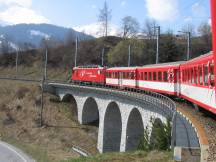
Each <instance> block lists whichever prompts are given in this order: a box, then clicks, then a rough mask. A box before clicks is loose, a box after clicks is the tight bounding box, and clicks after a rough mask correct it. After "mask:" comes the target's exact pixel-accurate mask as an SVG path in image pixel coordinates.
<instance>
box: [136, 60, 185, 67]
mask: <svg viewBox="0 0 216 162" xmlns="http://www.w3.org/2000/svg"><path fill="white" fill-rule="evenodd" d="M183 63H185V61H177V62H166V63H161V64H150V65H144V66H141V67H139V68H152V67H157V68H160V67H173V66H179V65H180V64H183Z"/></svg>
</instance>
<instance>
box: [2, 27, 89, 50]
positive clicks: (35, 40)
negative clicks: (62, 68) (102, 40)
mask: <svg viewBox="0 0 216 162" xmlns="http://www.w3.org/2000/svg"><path fill="white" fill-rule="evenodd" d="M76 35H78V36H79V38H80V39H81V40H87V39H92V38H93V37H92V36H89V35H86V34H84V33H81V32H77V31H75V30H73V29H70V28H64V27H59V26H55V25H50V24H18V25H11V26H0V36H1V37H0V41H1V39H2V38H4V39H6V40H7V41H8V42H11V43H12V44H16V45H18V46H23V45H24V44H25V45H26V44H29V45H31V47H32V48H38V47H40V45H41V41H42V40H43V39H52V40H55V41H57V42H59V43H64V42H65V41H66V40H67V39H75V37H76ZM69 37H70V38H69Z"/></svg>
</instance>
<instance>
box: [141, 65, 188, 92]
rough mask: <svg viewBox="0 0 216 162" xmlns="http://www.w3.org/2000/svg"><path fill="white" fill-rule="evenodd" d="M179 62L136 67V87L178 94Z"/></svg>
mask: <svg viewBox="0 0 216 162" xmlns="http://www.w3.org/2000/svg"><path fill="white" fill-rule="evenodd" d="M181 63H184V62H183V61H180V62H171V63H162V64H154V65H146V66H143V67H139V68H138V69H137V73H138V74H137V79H138V85H137V87H138V88H140V89H145V90H150V91H155V92H159V93H164V94H169V95H177V96H178V95H179V93H180V88H179V87H180V82H179V76H180V75H179V67H180V64H181Z"/></svg>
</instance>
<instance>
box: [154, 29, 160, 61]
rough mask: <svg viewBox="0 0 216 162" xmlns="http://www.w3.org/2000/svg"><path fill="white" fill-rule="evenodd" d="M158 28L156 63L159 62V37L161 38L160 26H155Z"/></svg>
mask: <svg viewBox="0 0 216 162" xmlns="http://www.w3.org/2000/svg"><path fill="white" fill-rule="evenodd" d="M155 28H156V29H157V53H156V64H158V63H159V39H160V26H157V27H155Z"/></svg>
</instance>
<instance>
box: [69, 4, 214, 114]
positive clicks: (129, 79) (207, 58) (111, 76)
mask: <svg viewBox="0 0 216 162" xmlns="http://www.w3.org/2000/svg"><path fill="white" fill-rule="evenodd" d="M211 8H212V31H213V32H212V33H213V34H212V35H213V51H214V52H210V53H208V54H205V55H202V56H200V57H197V58H194V59H192V60H189V61H185V62H184V61H183V62H172V63H164V64H156V65H146V66H142V67H114V68H108V69H106V68H104V67H99V66H95V67H75V68H74V69H73V75H72V80H73V81H79V82H90V83H100V84H104V85H111V86H115V87H119V88H136V89H145V90H151V91H155V92H159V93H163V94H168V95H174V96H177V97H179V98H184V99H186V100H188V101H190V102H193V103H194V104H197V105H198V106H200V107H202V108H204V109H206V110H208V111H211V112H213V113H214V114H216V94H215V79H216V76H215V75H214V73H215V72H216V68H215V67H214V61H216V55H215V52H216V9H215V8H216V1H215V0H211ZM214 55H215V56H214Z"/></svg>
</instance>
